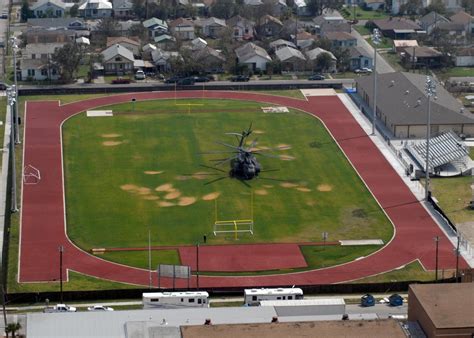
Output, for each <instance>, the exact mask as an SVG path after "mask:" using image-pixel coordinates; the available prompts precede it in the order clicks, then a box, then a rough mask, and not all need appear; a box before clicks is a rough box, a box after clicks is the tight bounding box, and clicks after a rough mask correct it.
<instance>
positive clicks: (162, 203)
mask: <svg viewBox="0 0 474 338" xmlns="http://www.w3.org/2000/svg"><path fill="white" fill-rule="evenodd" d="M158 205H159V206H160V207H162V208H167V207H173V206H175V205H176V204H174V203H171V202H166V201H162V202H158Z"/></svg>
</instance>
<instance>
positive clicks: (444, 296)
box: [410, 283, 474, 329]
mask: <svg viewBox="0 0 474 338" xmlns="http://www.w3.org/2000/svg"><path fill="white" fill-rule="evenodd" d="M410 290H411V291H412V292H413V293H414V294H415V296H416V298H417V299H418V301H419V302H420V304H421V305H422V306H423V308H424V309H425V311H426V313H427V314H428V316H429V317H430V319H431V321H432V322H433V325H434V326H435V327H436V328H437V329H442V328H454V327H455V328H462V327H474V316H473V311H474V283H461V284H411V285H410Z"/></svg>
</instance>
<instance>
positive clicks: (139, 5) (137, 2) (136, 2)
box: [132, 0, 148, 19]
mask: <svg viewBox="0 0 474 338" xmlns="http://www.w3.org/2000/svg"><path fill="white" fill-rule="evenodd" d="M145 6H146V3H145V0H133V1H132V11H133V13H135V15H136V16H137V17H138V18H139V19H148V18H146V7H145Z"/></svg>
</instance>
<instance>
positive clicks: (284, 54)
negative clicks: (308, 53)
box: [275, 46, 306, 62]
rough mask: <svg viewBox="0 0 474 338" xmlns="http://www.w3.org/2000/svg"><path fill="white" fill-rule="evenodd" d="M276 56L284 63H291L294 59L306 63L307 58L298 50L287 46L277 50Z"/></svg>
mask: <svg viewBox="0 0 474 338" xmlns="http://www.w3.org/2000/svg"><path fill="white" fill-rule="evenodd" d="M275 55H276V56H277V58H278V59H279V60H280V61H282V62H286V61H290V60H294V59H299V60H301V61H306V58H305V56H304V55H303V53H301V52H300V51H299V50H298V49H295V48H291V47H287V46H285V47H282V48H279V49H277V50H276V51H275Z"/></svg>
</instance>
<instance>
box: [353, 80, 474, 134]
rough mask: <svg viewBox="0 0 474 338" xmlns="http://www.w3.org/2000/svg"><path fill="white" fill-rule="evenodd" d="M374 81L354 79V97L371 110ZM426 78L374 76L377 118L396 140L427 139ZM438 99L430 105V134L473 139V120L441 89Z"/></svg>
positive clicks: (440, 87)
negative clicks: (357, 97) (355, 87)
mask: <svg viewBox="0 0 474 338" xmlns="http://www.w3.org/2000/svg"><path fill="white" fill-rule="evenodd" d="M373 83H374V78H373V74H372V75H371V76H361V77H358V78H357V79H356V86H357V95H358V96H360V97H361V99H362V100H363V101H364V102H365V103H366V104H367V105H368V106H370V107H372V106H373V97H374V96H373V95H374V87H373ZM425 83H426V75H421V74H414V73H404V72H395V73H385V74H377V109H376V112H377V116H378V118H379V119H380V120H381V121H382V122H383V123H384V124H385V126H386V127H387V128H388V129H389V130H390V131H391V132H392V134H393V135H394V136H395V137H399V138H424V137H426V104H427V97H426V90H425ZM436 96H437V99H436V100H433V101H432V102H431V133H432V134H438V133H441V132H445V131H449V130H452V131H454V132H455V133H457V134H461V133H462V134H465V135H468V136H473V135H474V119H473V118H471V117H470V116H468V114H463V113H462V112H463V105H462V104H461V102H459V101H458V100H457V99H456V98H454V97H453V96H452V95H451V94H450V93H449V92H448V91H447V90H446V89H444V87H443V86H437V90H436Z"/></svg>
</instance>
